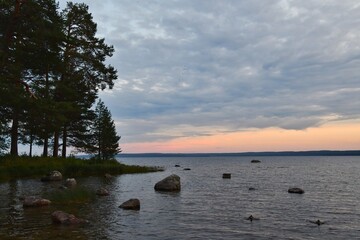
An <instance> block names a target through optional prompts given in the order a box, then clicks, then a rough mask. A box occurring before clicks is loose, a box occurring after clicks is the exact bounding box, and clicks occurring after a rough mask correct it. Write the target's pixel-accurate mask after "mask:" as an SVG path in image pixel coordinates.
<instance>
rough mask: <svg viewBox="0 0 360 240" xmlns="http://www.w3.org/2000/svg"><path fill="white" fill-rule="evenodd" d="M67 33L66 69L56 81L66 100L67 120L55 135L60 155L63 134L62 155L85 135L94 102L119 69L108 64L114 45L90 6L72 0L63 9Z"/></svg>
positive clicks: (59, 97) (60, 99)
mask: <svg viewBox="0 0 360 240" xmlns="http://www.w3.org/2000/svg"><path fill="white" fill-rule="evenodd" d="M62 15H63V19H64V26H63V31H64V34H65V41H64V48H63V53H62V61H63V66H64V69H63V71H62V75H61V79H60V80H59V81H58V83H57V85H56V94H55V100H56V101H57V102H59V103H62V104H63V105H64V106H65V107H63V109H62V113H63V116H64V119H63V120H64V121H62V122H60V124H59V125H58V128H57V129H56V131H55V135H54V153H53V156H55V157H56V156H57V151H58V147H59V141H58V139H59V137H60V136H62V157H66V148H67V146H69V145H73V144H74V143H75V142H77V141H78V139H77V138H80V140H81V138H83V137H84V136H85V134H86V132H85V131H84V130H86V129H87V128H88V126H87V125H88V124H89V123H90V120H91V111H89V109H90V108H91V106H92V105H93V104H94V102H95V100H96V98H97V93H98V90H99V89H102V90H103V89H104V88H105V87H106V86H108V87H109V88H112V87H113V84H114V83H113V81H114V80H115V79H116V78H117V76H116V70H115V69H114V68H113V67H112V66H111V65H105V60H106V57H110V56H112V54H113V52H114V48H113V47H112V46H108V45H106V44H105V40H104V39H103V38H97V37H96V36H95V35H96V32H97V26H96V23H94V22H93V19H92V16H91V14H90V13H89V12H88V6H87V5H85V4H73V3H71V2H69V3H68V5H67V7H66V8H65V9H64V11H63V13H62Z"/></svg>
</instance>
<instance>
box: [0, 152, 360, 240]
mask: <svg viewBox="0 0 360 240" xmlns="http://www.w3.org/2000/svg"><path fill="white" fill-rule="evenodd" d="M251 159H253V158H252V157H251V158H249V157H206V158H205V157H196V158H193V157H191V158H190V157H183V158H180V157H172V158H165V157H162V158H123V159H119V161H121V162H123V163H127V164H135V165H149V166H164V167H165V168H166V170H165V171H164V172H157V173H149V174H133V175H121V176H118V177H116V178H114V179H113V181H111V182H105V181H104V179H102V178H97V177H91V178H84V179H77V181H78V185H79V186H85V187H86V188H88V189H92V190H94V191H95V190H96V189H97V188H99V187H100V186H106V188H108V189H109V190H110V192H111V195H110V196H107V197H97V198H95V199H93V200H92V201H90V202H89V203H86V204H81V203H77V204H76V203H75V204H71V205H65V206H56V205H55V206H54V205H51V206H49V207H43V208H36V209H23V207H22V205H21V201H20V200H19V197H20V196H24V195H37V196H43V195H46V194H47V193H51V192H52V191H57V188H58V186H59V184H60V183H50V184H49V183H43V182H40V181H39V180H37V179H35V180H19V181H13V182H10V183H2V184H0V193H1V195H0V239H64V238H68V239H360V203H359V200H358V199H360V188H359V186H360V179H359V172H360V157H259V158H257V159H260V160H261V163H258V164H255V163H250V161H251ZM175 164H179V165H180V166H181V167H174V166H175ZM183 168H191V170H190V171H184V170H183ZM173 173H175V174H177V175H179V176H180V177H181V184H182V186H181V187H182V190H181V192H180V193H158V192H155V191H154V185H155V183H156V182H157V181H159V180H161V179H163V178H164V177H166V176H168V175H170V174H173ZM223 173H231V179H223V178H222V174H223ZM66 177H73V176H66ZM249 187H254V188H255V189H256V190H255V191H249V190H248V189H249ZM290 187H301V188H303V189H304V190H305V194H302V195H298V194H289V193H288V192H287V190H288V188H290ZM130 198H138V199H140V202H141V210H140V211H126V210H122V209H120V208H118V206H119V205H120V204H121V203H122V202H124V201H126V200H128V199H130ZM55 210H63V211H66V212H69V213H73V214H75V215H77V216H79V217H81V218H85V219H88V220H89V221H90V224H89V225H85V226H81V227H78V226H77V227H68V226H58V225H53V224H52V223H51V218H50V215H51V213H52V212H53V211H55ZM249 215H253V216H255V217H258V218H259V219H260V220H258V221H253V222H250V221H248V220H246V218H247V217H248V216H249ZM317 219H320V220H322V221H325V224H324V225H321V226H317V225H315V224H313V223H310V222H309V221H310V220H313V221H315V220H317Z"/></svg>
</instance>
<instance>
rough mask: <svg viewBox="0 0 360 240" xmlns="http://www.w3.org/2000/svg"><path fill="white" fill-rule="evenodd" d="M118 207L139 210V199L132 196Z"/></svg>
mask: <svg viewBox="0 0 360 240" xmlns="http://www.w3.org/2000/svg"><path fill="white" fill-rule="evenodd" d="M119 208H122V209H126V210H140V200H139V199H137V198H132V199H129V200H127V201H126V202H123V203H122V204H121V205H120V206H119Z"/></svg>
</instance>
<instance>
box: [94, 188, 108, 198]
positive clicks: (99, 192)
mask: <svg viewBox="0 0 360 240" xmlns="http://www.w3.org/2000/svg"><path fill="white" fill-rule="evenodd" d="M96 195H99V196H108V195H109V191H108V190H107V189H106V188H103V187H102V188H99V189H98V190H97V191H96Z"/></svg>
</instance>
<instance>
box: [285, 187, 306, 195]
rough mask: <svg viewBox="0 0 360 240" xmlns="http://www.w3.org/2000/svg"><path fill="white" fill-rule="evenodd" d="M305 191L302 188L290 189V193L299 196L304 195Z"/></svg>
mask: <svg viewBox="0 0 360 240" xmlns="http://www.w3.org/2000/svg"><path fill="white" fill-rule="evenodd" d="M304 192H305V191H304V190H303V189H301V188H297V187H295V188H289V190H288V193H297V194H303V193H304Z"/></svg>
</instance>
